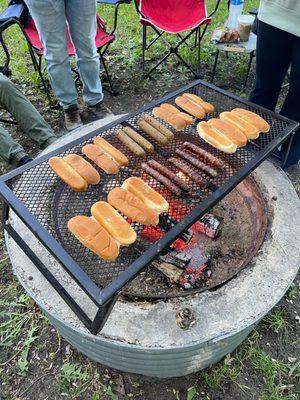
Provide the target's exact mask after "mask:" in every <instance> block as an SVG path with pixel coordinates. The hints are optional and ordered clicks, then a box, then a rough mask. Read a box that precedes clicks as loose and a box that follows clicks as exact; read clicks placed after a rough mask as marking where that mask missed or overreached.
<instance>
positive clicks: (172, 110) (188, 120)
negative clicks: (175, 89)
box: [160, 103, 194, 125]
mask: <svg viewBox="0 0 300 400" xmlns="http://www.w3.org/2000/svg"><path fill="white" fill-rule="evenodd" d="M160 108H162V109H163V110H167V111H170V113H171V114H177V115H179V116H180V117H182V118H183V119H184V120H185V122H186V123H187V124H189V125H191V124H192V123H193V121H194V120H193V117H192V116H191V115H189V114H187V113H185V112H181V111H180V110H178V108H176V107H175V106H173V105H172V104H169V103H162V104H161V105H160Z"/></svg>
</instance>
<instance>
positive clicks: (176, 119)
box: [152, 107, 187, 131]
mask: <svg viewBox="0 0 300 400" xmlns="http://www.w3.org/2000/svg"><path fill="white" fill-rule="evenodd" d="M152 112H153V114H154V115H155V116H156V117H159V118H161V119H163V120H164V121H166V122H168V124H170V125H171V126H173V128H175V129H176V130H177V131H182V130H183V129H184V128H185V127H186V125H187V124H186V121H185V120H184V118H182V116H180V115H178V114H172V113H171V112H170V111H169V110H164V109H163V108H161V107H155V108H153V110H152Z"/></svg>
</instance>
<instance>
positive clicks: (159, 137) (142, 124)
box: [137, 118, 168, 144]
mask: <svg viewBox="0 0 300 400" xmlns="http://www.w3.org/2000/svg"><path fill="white" fill-rule="evenodd" d="M137 124H138V127H139V128H140V129H141V130H142V131H144V132H146V133H147V134H148V135H149V136H151V137H152V138H153V139H154V140H155V141H156V142H157V143H158V144H166V143H168V139H167V138H166V136H164V135H163V134H162V133H160V132H159V131H158V130H157V129H156V128H154V127H153V126H151V125H150V124H149V123H148V122H147V121H145V120H144V119H143V118H140V119H138V121H137Z"/></svg>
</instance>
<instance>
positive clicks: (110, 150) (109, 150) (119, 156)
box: [94, 137, 129, 166]
mask: <svg viewBox="0 0 300 400" xmlns="http://www.w3.org/2000/svg"><path fill="white" fill-rule="evenodd" d="M94 144H95V145H96V146H100V147H101V149H102V150H103V151H104V152H105V153H106V154H107V155H108V156H110V157H112V158H113V159H114V160H115V161H116V162H117V163H118V164H119V165H123V166H127V165H128V164H129V161H128V158H127V157H126V156H125V154H123V153H122V152H121V151H120V150H118V149H116V148H115V147H114V146H112V145H111V144H110V143H109V142H108V141H107V140H105V139H103V138H101V137H96V138H95V139H94Z"/></svg>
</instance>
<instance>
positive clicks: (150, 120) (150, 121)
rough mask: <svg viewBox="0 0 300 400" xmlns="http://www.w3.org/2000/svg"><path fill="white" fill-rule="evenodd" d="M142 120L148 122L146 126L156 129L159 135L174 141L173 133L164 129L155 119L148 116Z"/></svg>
mask: <svg viewBox="0 0 300 400" xmlns="http://www.w3.org/2000/svg"><path fill="white" fill-rule="evenodd" d="M144 120H145V121H147V122H148V124H150V125H152V126H153V127H154V128H156V129H157V130H158V131H159V132H160V133H162V134H163V135H164V136H166V138H168V139H169V140H172V139H174V133H173V132H172V131H170V129H168V128H166V127H165V126H164V125H163V124H161V123H160V122H159V121H157V120H156V119H155V118H153V117H151V115H149V114H145V115H144Z"/></svg>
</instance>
